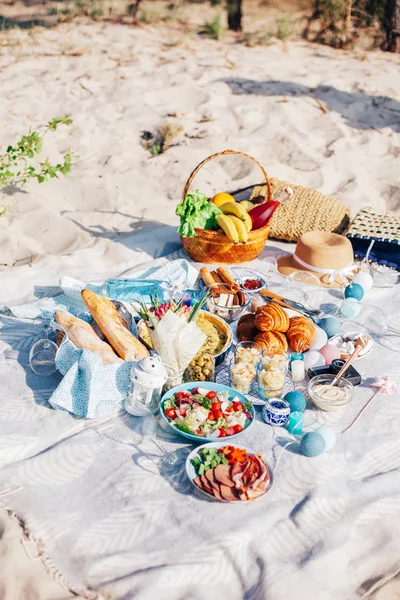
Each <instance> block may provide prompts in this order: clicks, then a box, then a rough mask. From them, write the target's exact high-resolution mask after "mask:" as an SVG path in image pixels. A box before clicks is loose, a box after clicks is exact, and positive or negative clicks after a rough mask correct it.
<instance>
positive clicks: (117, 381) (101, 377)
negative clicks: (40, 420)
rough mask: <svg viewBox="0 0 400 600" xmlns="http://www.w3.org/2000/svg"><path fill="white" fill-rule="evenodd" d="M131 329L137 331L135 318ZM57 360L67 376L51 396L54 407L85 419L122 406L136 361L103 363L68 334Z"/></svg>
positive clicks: (104, 414) (105, 414)
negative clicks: (74, 341)
mask: <svg viewBox="0 0 400 600" xmlns="http://www.w3.org/2000/svg"><path fill="white" fill-rule="evenodd" d="M131 331H132V333H133V334H134V335H136V333H137V332H136V325H135V321H134V320H133V319H132V329H131ZM56 364H57V369H58V370H59V371H60V373H61V374H62V375H64V377H63V379H62V380H61V381H60V383H59V384H58V386H57V388H56V389H55V391H54V392H53V394H52V395H51V397H50V399H49V403H50V404H51V406H52V407H53V408H57V409H58V410H62V411H65V412H69V413H72V414H74V415H76V416H77V417H84V418H86V419H97V418H101V417H106V416H108V415H110V414H112V413H114V412H116V411H117V410H118V409H119V408H121V406H122V402H123V400H124V398H125V396H126V395H127V394H128V392H129V385H130V376H129V373H130V370H131V367H132V365H133V362H129V361H124V362H121V363H114V364H110V365H104V364H103V361H102V360H101V358H100V357H99V356H98V355H97V354H95V353H94V352H90V350H81V349H79V348H77V347H76V346H75V344H73V343H72V342H71V340H69V339H68V338H67V337H65V338H64V340H63V342H62V344H61V346H60V348H59V350H58V352H57V357H56Z"/></svg>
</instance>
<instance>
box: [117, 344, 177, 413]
mask: <svg viewBox="0 0 400 600" xmlns="http://www.w3.org/2000/svg"><path fill="white" fill-rule="evenodd" d="M167 377H168V376H167V371H166V370H165V367H164V365H163V364H162V362H161V359H160V357H159V356H148V357H146V358H143V359H142V360H139V361H137V362H135V364H134V365H133V366H132V369H131V387H130V391H129V395H128V396H127V398H126V399H125V403H124V407H125V410H126V411H127V412H128V413H130V414H131V415H134V416H135V417H144V416H146V415H149V414H154V413H155V412H156V411H157V410H158V407H159V405H160V400H161V392H162V388H163V385H164V383H165V382H166V381H167Z"/></svg>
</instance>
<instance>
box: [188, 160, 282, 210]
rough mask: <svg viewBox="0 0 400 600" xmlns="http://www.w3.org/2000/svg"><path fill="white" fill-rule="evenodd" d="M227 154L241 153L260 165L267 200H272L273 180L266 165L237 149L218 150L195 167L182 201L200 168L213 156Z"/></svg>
mask: <svg viewBox="0 0 400 600" xmlns="http://www.w3.org/2000/svg"><path fill="white" fill-rule="evenodd" d="M225 154H239V155H240V156H245V157H246V158H250V160H252V161H253V162H255V163H256V165H258V166H259V167H260V169H261V171H262V174H263V175H264V179H265V184H266V186H267V194H266V200H272V189H271V182H270V180H269V177H268V175H267V172H266V170H265V169H264V167H263V166H262V164H261V163H259V162H258V160H256V159H255V158H254V157H253V156H250V154H246V153H245V152H239V151H237V150H223V151H222V152H217V153H216V154H212V155H211V156H209V157H208V158H205V159H204V160H203V161H202V162H201V163H199V164H198V165H197V167H196V168H195V169H193V171H192V172H191V173H190V175H189V178H188V180H187V182H186V184H185V187H184V189H183V194H182V202H183V201H184V199H185V198H186V196H187V193H188V191H189V190H190V186H191V185H192V183H193V179H194V178H195V177H196V175H197V173H198V172H199V171H200V169H201V168H202V167H203V166H204V165H205V164H206V163H208V162H209V161H210V160H212V159H213V158H217V157H218V156H225Z"/></svg>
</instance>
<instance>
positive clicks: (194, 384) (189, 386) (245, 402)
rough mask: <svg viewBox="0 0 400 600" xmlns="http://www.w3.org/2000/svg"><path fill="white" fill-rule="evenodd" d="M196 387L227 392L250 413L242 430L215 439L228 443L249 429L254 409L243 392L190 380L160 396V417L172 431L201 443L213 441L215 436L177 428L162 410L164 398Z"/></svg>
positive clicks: (206, 382)
mask: <svg viewBox="0 0 400 600" xmlns="http://www.w3.org/2000/svg"><path fill="white" fill-rule="evenodd" d="M197 387H199V388H203V389H205V390H209V391H210V392H211V391H213V392H216V393H217V395H218V393H220V392H228V394H229V398H230V400H233V398H236V399H237V400H238V401H239V402H241V404H243V405H247V413H248V414H249V415H250V417H251V418H250V419H247V421H246V425H245V426H244V429H243V431H241V432H240V433H235V434H234V435H228V436H226V437H224V438H217V439H223V440H226V442H227V444H228V443H230V440H232V439H233V438H236V437H238V436H239V435H241V434H242V433H244V432H245V431H247V430H248V429H249V427H251V426H252V424H253V423H254V419H255V410H254V407H253V405H252V404H251V403H249V401H248V400H247V398H246V397H245V396H243V394H240V393H239V392H237V391H236V390H234V389H233V388H231V387H228V386H227V385H222V384H220V383H214V382H213V381H201V382H194V381H191V382H189V383H182V384H181V385H177V386H175V387H173V388H171V389H170V390H168V392H166V394H164V396H163V397H162V398H161V403H160V413H161V416H162V418H163V419H164V421H165V422H166V423H168V425H169V427H170V428H171V430H172V431H174V432H175V433H178V434H179V435H182V436H183V437H185V438H187V439H189V440H192V441H194V442H200V443H202V444H204V442H215V438H210V437H209V438H207V437H204V436H201V435H195V434H192V433H188V432H186V431H182V430H180V429H177V428H176V427H175V426H174V425H173V423H172V421H170V419H168V417H167V416H166V414H165V411H164V404H165V401H166V400H168V399H169V398H171V397H172V396H175V395H176V394H177V393H178V392H184V391H192V390H193V389H195V388H197Z"/></svg>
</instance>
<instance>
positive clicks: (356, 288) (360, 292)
mask: <svg viewBox="0 0 400 600" xmlns="http://www.w3.org/2000/svg"><path fill="white" fill-rule="evenodd" d="M344 297H345V298H355V299H356V300H362V299H363V297H364V289H363V288H362V287H361V285H360V284H359V283H349V285H348V286H347V287H346V289H345V290H344Z"/></svg>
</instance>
